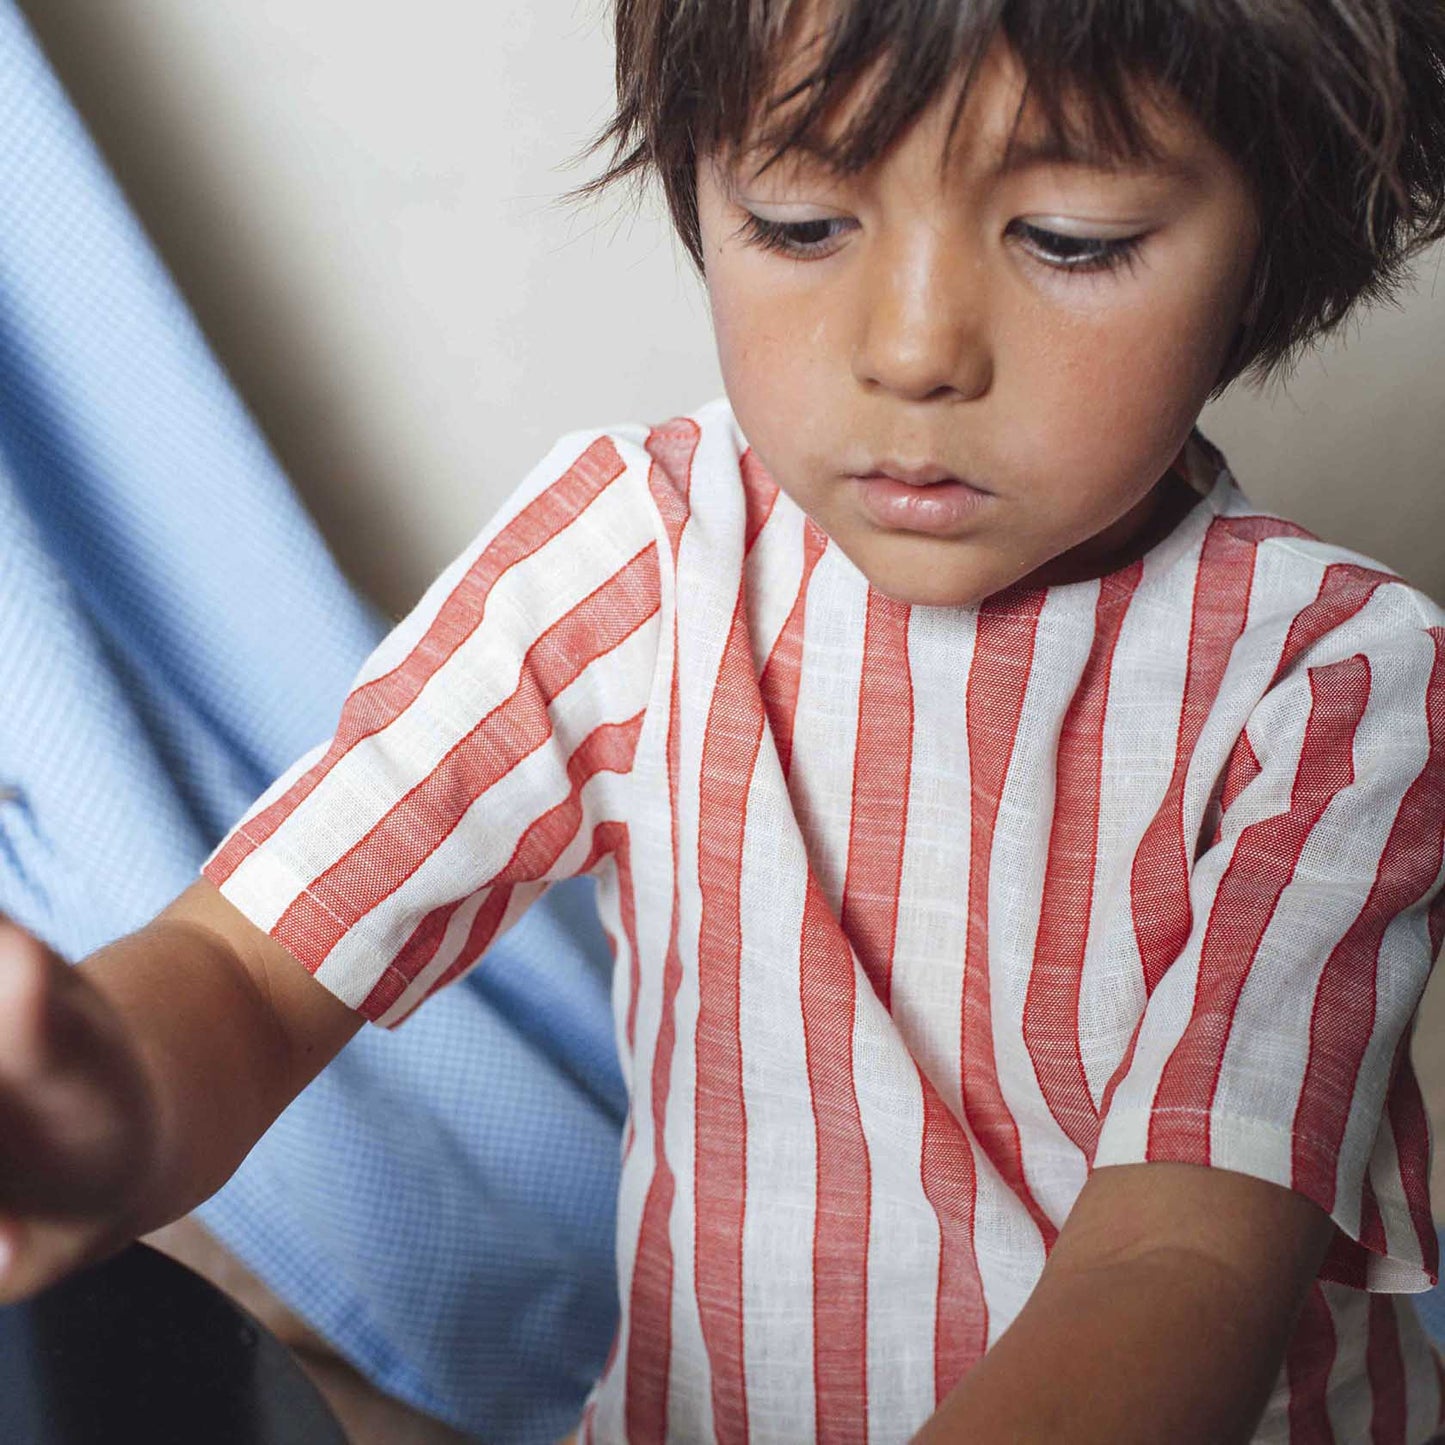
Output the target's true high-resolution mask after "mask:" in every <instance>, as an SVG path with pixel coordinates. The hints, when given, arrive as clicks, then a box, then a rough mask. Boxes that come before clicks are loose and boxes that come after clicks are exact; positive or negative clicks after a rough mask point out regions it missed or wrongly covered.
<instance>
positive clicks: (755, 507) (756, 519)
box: [738, 448, 778, 553]
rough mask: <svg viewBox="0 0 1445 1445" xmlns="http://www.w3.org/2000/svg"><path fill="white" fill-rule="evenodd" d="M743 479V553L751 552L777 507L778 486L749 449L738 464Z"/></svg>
mask: <svg viewBox="0 0 1445 1445" xmlns="http://www.w3.org/2000/svg"><path fill="white" fill-rule="evenodd" d="M738 466H739V469H740V471H741V474H742V479H743V497H744V500H745V503H746V506H747V526H746V529H745V531H744V533H743V551H744V553H747V552H751V551H752V550H753V544H754V543H755V542H756V541H757V540H758V537H759V536H760V535H761V534H762V530H763V528H764V527H765V526H767V523H768V518H769V517H771V516H772V515H773V508H774V506H776V505H777V500H778V484H777V483H776V482H775V481H774V480H773V479H772V478H771V477H770V476H769V475H768V473H767V470H766V468H765V467H764V466H763V464H762V462H760V461H759V460H758V456H757V453H756V452H754V451H753V450H752V449H751V448H749V449H748V450H747V451H745V452H744V453H743V455H742V459H741V461H740V462H739V463H738Z"/></svg>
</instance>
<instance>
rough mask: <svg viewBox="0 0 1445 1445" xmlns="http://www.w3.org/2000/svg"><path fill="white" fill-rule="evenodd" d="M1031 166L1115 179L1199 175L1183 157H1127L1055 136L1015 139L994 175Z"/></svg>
mask: <svg viewBox="0 0 1445 1445" xmlns="http://www.w3.org/2000/svg"><path fill="white" fill-rule="evenodd" d="M1032 166H1077V167H1078V168H1080V169H1082V170H1091V171H1104V172H1107V173H1110V174H1114V175H1130V174H1140V173H1144V174H1154V175H1159V176H1168V177H1172V178H1176V179H1184V180H1187V179H1189V178H1191V177H1193V176H1194V175H1196V171H1195V168H1194V167H1193V166H1192V165H1190V164H1189V162H1188V161H1187V160H1186V159H1185V158H1184V157H1183V156H1178V155H1170V154H1164V153H1141V154H1138V155H1133V156H1131V155H1125V154H1123V153H1121V152H1118V151H1106V150H1101V149H1097V148H1094V147H1090V146H1087V145H1084V144H1081V143H1078V142H1074V141H1069V140H1067V139H1066V138H1065V137H1063V136H1061V135H1057V134H1054V133H1047V134H1043V135H1038V136H1032V137H1026V138H1024V139H1020V138H1018V137H1017V136H1015V137H1013V138H1012V139H1010V140H1009V142H1008V144H1007V145H1006V146H1004V147H1003V150H1002V153H1001V154H1000V155H999V158H998V160H997V161H996V162H995V164H994V165H993V167H992V169H991V175H992V176H993V177H994V178H998V177H1001V176H1006V175H1012V174H1013V173H1014V172H1016V171H1023V170H1028V169H1029V168H1030V167H1032Z"/></svg>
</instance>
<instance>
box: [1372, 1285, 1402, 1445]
mask: <svg viewBox="0 0 1445 1445" xmlns="http://www.w3.org/2000/svg"><path fill="white" fill-rule="evenodd" d="M1365 1373H1366V1374H1367V1375H1368V1376H1369V1378H1370V1407H1371V1408H1370V1445H1405V1425H1406V1420H1407V1403H1408V1402H1407V1395H1406V1386H1405V1358H1404V1355H1403V1354H1402V1353H1401V1351H1400V1327H1399V1322H1398V1320H1396V1318H1395V1298H1394V1296H1393V1295H1387V1294H1372V1295H1371V1296H1370V1323H1369V1334H1368V1337H1367V1339H1366V1343H1365Z"/></svg>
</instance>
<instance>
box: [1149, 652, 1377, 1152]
mask: <svg viewBox="0 0 1445 1445" xmlns="http://www.w3.org/2000/svg"><path fill="white" fill-rule="evenodd" d="M1309 685H1310V712H1309V718H1308V720H1307V722H1306V724H1305V732H1304V742H1303V744H1302V746H1301V749H1300V760H1299V766H1298V768H1297V769H1296V771H1295V779H1294V786H1293V789H1292V791H1291V795H1290V806H1289V810H1288V811H1287V812H1284V813H1280V814H1276V815H1275V816H1273V817H1270V818H1263V819H1261V820H1260V821H1259V822H1257V823H1251V824H1250V825H1249V826H1248V827H1246V828H1244V829H1243V830H1242V831H1241V833H1240V835H1239V840H1238V842H1237V843H1236V844H1235V848H1234V852H1233V854H1232V855H1231V857H1230V860H1229V864H1228V866H1227V867H1226V869H1225V871H1224V876H1223V877H1222V878H1221V879H1220V881H1219V887H1218V889H1217V890H1216V893H1215V898H1214V905H1213V907H1212V909H1211V911H1210V915H1209V922H1208V923H1207V925H1206V926H1205V932H1204V940H1203V943H1202V946H1201V952H1200V959H1199V977H1198V983H1197V985H1196V987H1195V991H1194V1010H1193V1013H1192V1014H1191V1016H1190V1019H1189V1022H1188V1024H1186V1025H1185V1028H1184V1032H1183V1034H1182V1035H1181V1036H1180V1039H1179V1041H1178V1043H1177V1044H1176V1045H1175V1047H1174V1050H1173V1052H1172V1053H1171V1054H1170V1056H1169V1059H1168V1061H1167V1062H1166V1063H1165V1065H1164V1069H1163V1072H1162V1074H1161V1075H1160V1079H1159V1086H1158V1089H1157V1090H1156V1092H1155V1095H1154V1112H1153V1114H1152V1116H1151V1119H1150V1123H1149V1154H1148V1157H1149V1158H1151V1159H1153V1158H1164V1159H1171V1160H1176V1161H1181V1162H1189V1163H1197V1164H1208V1163H1210V1162H1211V1154H1210V1134H1209V1126H1210V1121H1211V1119H1212V1118H1213V1108H1214V1102H1215V1095H1216V1092H1217V1090H1218V1087H1219V1078H1220V1074H1221V1072H1222V1070H1223V1067H1224V1054H1225V1050H1226V1048H1227V1046H1228V1043H1229V1035H1230V1031H1231V1029H1232V1028H1233V1026H1234V1018H1235V1014H1236V1012H1237V1010H1238V1006H1239V999H1240V996H1241V994H1242V993H1243V991H1244V985H1245V981H1246V979H1247V978H1248V977H1249V972H1250V970H1251V968H1252V967H1253V966H1254V960H1255V955H1256V954H1257V953H1258V951H1259V946H1260V943H1261V941H1262V940H1263V938H1264V934H1265V930H1266V929H1267V928H1268V927H1269V924H1270V920H1271V919H1272V918H1273V917H1274V914H1275V910H1276V909H1277V908H1278V906H1279V900H1280V898H1281V897H1282V896H1283V894H1284V890H1285V888H1286V887H1287V886H1288V884H1289V883H1290V881H1291V880H1292V879H1293V877H1294V873H1295V869H1296V868H1297V867H1298V866H1299V860H1300V856H1301V854H1302V853H1303V852H1304V848H1305V844H1306V842H1307V841H1308V840H1309V836H1310V834H1311V833H1312V832H1313V831H1314V828H1315V825H1316V824H1317V823H1318V822H1319V820H1320V817H1321V816H1322V815H1323V813H1324V811H1325V809H1326V808H1327V807H1328V806H1329V805H1330V803H1331V801H1332V800H1333V799H1334V798H1335V797H1336V796H1337V795H1338V794H1339V793H1340V792H1342V791H1343V790H1344V789H1345V788H1347V787H1349V786H1350V784H1351V783H1353V782H1354V780H1355V767H1354V748H1355V734H1356V732H1357V730H1358V728H1359V725H1360V719H1361V718H1362V717H1363V716H1364V713H1365V705H1366V703H1367V702H1368V700H1369V696H1370V669H1369V665H1368V664H1367V663H1366V661H1365V660H1364V658H1362V657H1351V658H1347V659H1345V660H1344V661H1343V662H1338V663H1334V664H1331V665H1330V666H1328V667H1322V668H1316V669H1314V670H1313V671H1311V672H1310V674H1309Z"/></svg>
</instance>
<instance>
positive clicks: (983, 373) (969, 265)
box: [853, 234, 993, 401]
mask: <svg viewBox="0 0 1445 1445" xmlns="http://www.w3.org/2000/svg"><path fill="white" fill-rule="evenodd" d="M870 259H873V260H875V261H876V263H877V264H875V265H873V266H870V267H869V275H870V280H869V284H868V285H867V286H866V287H865V288H864V304H863V307H862V312H861V315H860V317H859V322H858V328H857V333H856V334H857V342H856V345H855V348H854V354H853V374H854V375H855V376H856V377H857V379H858V380H859V381H860V382H861V383H862V384H863V385H864V386H865V387H868V388H870V389H872V388H877V389H879V390H882V391H887V392H891V393H893V394H895V395H897V396H899V397H901V398H903V399H905V400H908V401H924V400H928V399H931V398H933V397H939V398H949V397H952V398H954V399H961V400H972V399H975V398H977V397H980V396H982V395H984V393H985V392H987V391H988V389H989V387H990V386H991V385H992V383H993V355H992V350H991V347H990V344H989V322H988V303H987V295H986V284H987V283H986V277H985V272H984V268H983V267H982V266H981V265H980V264H979V262H978V261H977V260H976V259H975V258H974V257H972V256H969V255H967V254H960V253H959V252H958V251H957V250H955V249H952V248H950V247H949V246H947V244H946V243H945V242H944V239H943V238H942V237H940V236H938V235H936V234H933V235H929V236H927V237H923V238H914V239H912V240H903V241H898V242H895V243H893V244H892V245H880V246H879V249H878V252H877V253H876V254H875V257H873V258H870Z"/></svg>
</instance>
